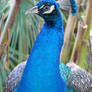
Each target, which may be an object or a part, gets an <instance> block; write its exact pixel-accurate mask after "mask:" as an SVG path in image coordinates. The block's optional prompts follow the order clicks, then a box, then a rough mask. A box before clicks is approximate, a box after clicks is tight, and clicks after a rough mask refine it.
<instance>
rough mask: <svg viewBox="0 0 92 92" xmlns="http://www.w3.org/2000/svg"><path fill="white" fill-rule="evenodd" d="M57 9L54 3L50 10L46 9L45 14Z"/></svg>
mask: <svg viewBox="0 0 92 92" xmlns="http://www.w3.org/2000/svg"><path fill="white" fill-rule="evenodd" d="M54 10H55V6H54V5H52V6H51V7H50V9H49V10H48V11H45V12H44V13H43V14H50V13H52V12H53V11H54Z"/></svg>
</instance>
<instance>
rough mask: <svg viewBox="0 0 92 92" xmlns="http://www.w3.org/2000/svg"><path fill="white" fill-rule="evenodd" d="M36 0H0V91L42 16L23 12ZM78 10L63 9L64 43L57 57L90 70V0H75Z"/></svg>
mask: <svg viewBox="0 0 92 92" xmlns="http://www.w3.org/2000/svg"><path fill="white" fill-rule="evenodd" d="M38 1H39V0H0V92H3V89H4V82H5V80H6V78H7V76H8V74H9V73H10V72H11V71H12V69H14V67H15V66H16V65H18V64H19V63H21V62H23V61H26V60H27V57H28V55H29V53H30V52H31V49H32V46H33V44H34V41H35V39H36V36H37V35H38V33H39V31H40V29H41V27H42V25H43V23H44V20H43V19H42V18H40V17H39V16H37V15H35V14H33V15H25V12H26V10H27V9H29V8H30V7H33V6H34V5H36V4H37V2H38ZM76 2H77V5H78V12H77V15H76V16H72V14H71V13H69V11H62V10H61V13H62V16H63V21H64V31H65V38H64V41H65V42H64V46H63V48H62V52H61V58H60V61H61V62H63V63H65V64H66V63H68V62H71V61H73V62H74V63H76V64H78V65H79V66H80V67H82V68H84V69H85V70H87V71H88V72H90V73H91V74H92V22H91V21H92V0H76Z"/></svg>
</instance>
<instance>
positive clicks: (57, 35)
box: [14, 0, 69, 92]
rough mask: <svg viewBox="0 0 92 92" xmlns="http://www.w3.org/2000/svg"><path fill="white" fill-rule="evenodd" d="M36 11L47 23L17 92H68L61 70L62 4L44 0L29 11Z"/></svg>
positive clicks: (37, 41)
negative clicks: (60, 7)
mask: <svg viewBox="0 0 92 92" xmlns="http://www.w3.org/2000/svg"><path fill="white" fill-rule="evenodd" d="M35 9H37V10H35ZM33 10H35V12H36V13H37V14H38V15H40V16H41V17H42V18H43V19H44V20H45V23H44V26H43V28H42V30H41V32H40V33H39V35H38V37H37V39H36V41H35V43H34V46H33V49H32V51H31V53H30V55H29V58H28V60H27V64H26V67H25V69H24V73H23V76H22V78H21V81H20V84H19V86H18V88H17V89H16V90H14V92H69V91H68V90H67V85H66V83H65V81H64V80H63V78H62V76H61V75H60V69H59V64H60V62H59V59H60V52H61V49H62V45H63V42H64V32H63V20H62V16H61V13H60V9H59V4H58V3H56V2H55V1H54V0H42V1H40V2H39V3H38V4H37V6H36V7H35V8H33V9H32V10H30V11H33Z"/></svg>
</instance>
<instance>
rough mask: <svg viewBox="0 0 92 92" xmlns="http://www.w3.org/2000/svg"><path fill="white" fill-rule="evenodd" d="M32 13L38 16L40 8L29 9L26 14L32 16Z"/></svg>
mask: <svg viewBox="0 0 92 92" xmlns="http://www.w3.org/2000/svg"><path fill="white" fill-rule="evenodd" d="M31 13H35V14H38V7H37V6H35V7H33V8H31V9H28V10H27V11H26V13H25V14H31Z"/></svg>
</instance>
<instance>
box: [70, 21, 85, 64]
mask: <svg viewBox="0 0 92 92" xmlns="http://www.w3.org/2000/svg"><path fill="white" fill-rule="evenodd" d="M86 29H87V25H86V24H84V23H83V22H79V25H78V33H77V36H76V40H75V44H74V48H73V52H72V56H71V60H70V61H73V62H75V63H77V62H78V61H79V58H80V50H81V46H82V44H83V42H82V41H83V38H84V33H85V31H86Z"/></svg>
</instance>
